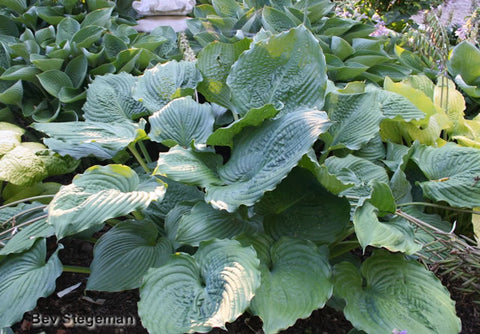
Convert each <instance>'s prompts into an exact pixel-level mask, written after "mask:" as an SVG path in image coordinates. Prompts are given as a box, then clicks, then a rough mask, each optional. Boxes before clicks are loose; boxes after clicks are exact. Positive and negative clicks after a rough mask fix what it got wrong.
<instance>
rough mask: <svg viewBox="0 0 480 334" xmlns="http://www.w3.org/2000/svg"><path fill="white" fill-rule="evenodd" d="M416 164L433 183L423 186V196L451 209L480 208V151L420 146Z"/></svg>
mask: <svg viewBox="0 0 480 334" xmlns="http://www.w3.org/2000/svg"><path fill="white" fill-rule="evenodd" d="M412 159H413V161H415V163H416V164H417V165H418V167H419V168H420V169H421V170H422V172H423V173H424V174H425V176H426V177H427V178H428V179H429V180H430V181H427V182H421V183H420V187H421V188H422V190H423V193H424V196H426V197H428V198H430V199H433V200H435V201H446V202H447V203H449V204H450V205H452V206H456V207H468V208H473V207H477V206H480V182H478V178H479V177H480V151H479V150H478V149H476V148H470V147H461V146H457V145H455V144H447V145H445V146H443V147H441V148H433V147H429V146H423V145H422V146H419V147H417V149H416V150H415V152H414V154H413V156H412Z"/></svg>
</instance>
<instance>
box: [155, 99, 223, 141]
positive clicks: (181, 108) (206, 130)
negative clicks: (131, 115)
mask: <svg viewBox="0 0 480 334" xmlns="http://www.w3.org/2000/svg"><path fill="white" fill-rule="evenodd" d="M148 120H149V123H150V127H151V128H150V133H149V134H148V136H149V137H150V138H151V139H152V140H153V141H156V142H159V143H163V144H165V145H167V146H175V145H177V144H178V145H181V146H184V147H188V146H190V143H191V142H192V141H195V143H198V144H206V143H207V138H208V136H210V134H211V133H212V132H213V124H214V123H215V118H214V115H213V111H212V108H211V106H210V104H208V103H205V104H200V103H197V102H195V101H194V100H193V99H192V98H191V97H190V96H188V97H184V98H180V99H175V100H173V101H172V102H170V103H168V104H167V105H166V106H164V107H163V108H162V109H160V110H159V111H157V112H155V113H154V114H153V115H152V116H150V117H149V119H148Z"/></svg>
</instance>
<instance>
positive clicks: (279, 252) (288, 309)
mask: <svg viewBox="0 0 480 334" xmlns="http://www.w3.org/2000/svg"><path fill="white" fill-rule="evenodd" d="M266 252H268V254H270V259H269V260H270V261H269V262H271V263H263V262H262V263H261V267H260V268H261V272H262V284H261V285H260V287H259V288H258V289H257V291H256V293H255V297H254V298H253V300H252V302H251V305H250V308H251V310H252V312H253V314H255V315H258V316H259V317H260V318H261V319H262V321H263V331H264V332H265V334H270V333H278V332H279V331H280V330H282V329H286V328H288V327H290V326H293V325H294V324H295V322H296V321H297V319H305V318H308V317H309V316H310V314H311V313H312V312H313V311H315V310H316V309H319V308H322V307H323V306H324V305H325V303H326V301H327V300H328V299H329V298H330V296H331V294H332V292H333V284H332V283H331V282H330V275H331V273H330V265H329V263H328V252H327V248H326V247H322V248H321V249H320V250H319V249H318V247H317V246H316V245H315V244H314V243H313V242H310V241H306V240H298V239H290V238H282V239H280V240H278V241H277V242H275V243H274V244H273V245H272V246H271V247H270V249H267V250H266Z"/></svg>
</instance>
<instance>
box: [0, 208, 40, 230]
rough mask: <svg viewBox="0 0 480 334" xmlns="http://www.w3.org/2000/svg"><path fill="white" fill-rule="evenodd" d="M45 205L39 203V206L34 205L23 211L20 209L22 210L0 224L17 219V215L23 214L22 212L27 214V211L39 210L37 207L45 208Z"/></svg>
mask: <svg viewBox="0 0 480 334" xmlns="http://www.w3.org/2000/svg"><path fill="white" fill-rule="evenodd" d="M46 207H47V206H46V205H39V206H36V207H34V208H30V209H28V210H24V211H22V212H19V213H17V214H16V215H14V216H12V217H10V218H8V219H7V220H5V221H4V222H2V223H1V225H2V226H4V225H6V224H7V223H8V222H10V221H12V220H15V219H17V218H18V217H20V216H23V215H24V214H27V213H30V212H32V211H36V210H39V209H44V208H46Z"/></svg>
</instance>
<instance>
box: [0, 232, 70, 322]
mask: <svg viewBox="0 0 480 334" xmlns="http://www.w3.org/2000/svg"><path fill="white" fill-rule="evenodd" d="M62 248H63V246H62V245H61V244H60V245H59V247H58V248H57V250H56V251H55V253H53V254H52V255H51V256H50V258H49V259H48V261H47V262H45V257H46V255H47V246H46V241H45V239H42V240H39V241H37V242H36V243H35V245H34V246H33V247H32V248H31V249H30V250H28V251H27V252H24V253H21V254H12V255H9V256H8V257H7V258H5V259H4V260H3V261H2V262H0V277H1V278H2V279H1V281H0V300H2V302H1V303H0V328H2V327H7V326H11V325H13V324H14V323H16V322H17V321H19V320H21V319H22V317H23V313H25V312H27V311H30V310H32V309H33V308H34V307H35V305H36V303H37V299H38V298H40V297H47V296H48V295H50V294H51V293H52V292H53V291H55V280H56V279H57V278H58V277H59V276H60V274H61V273H62V263H61V262H60V260H59V258H58V251H59V250H60V249H62Z"/></svg>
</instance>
